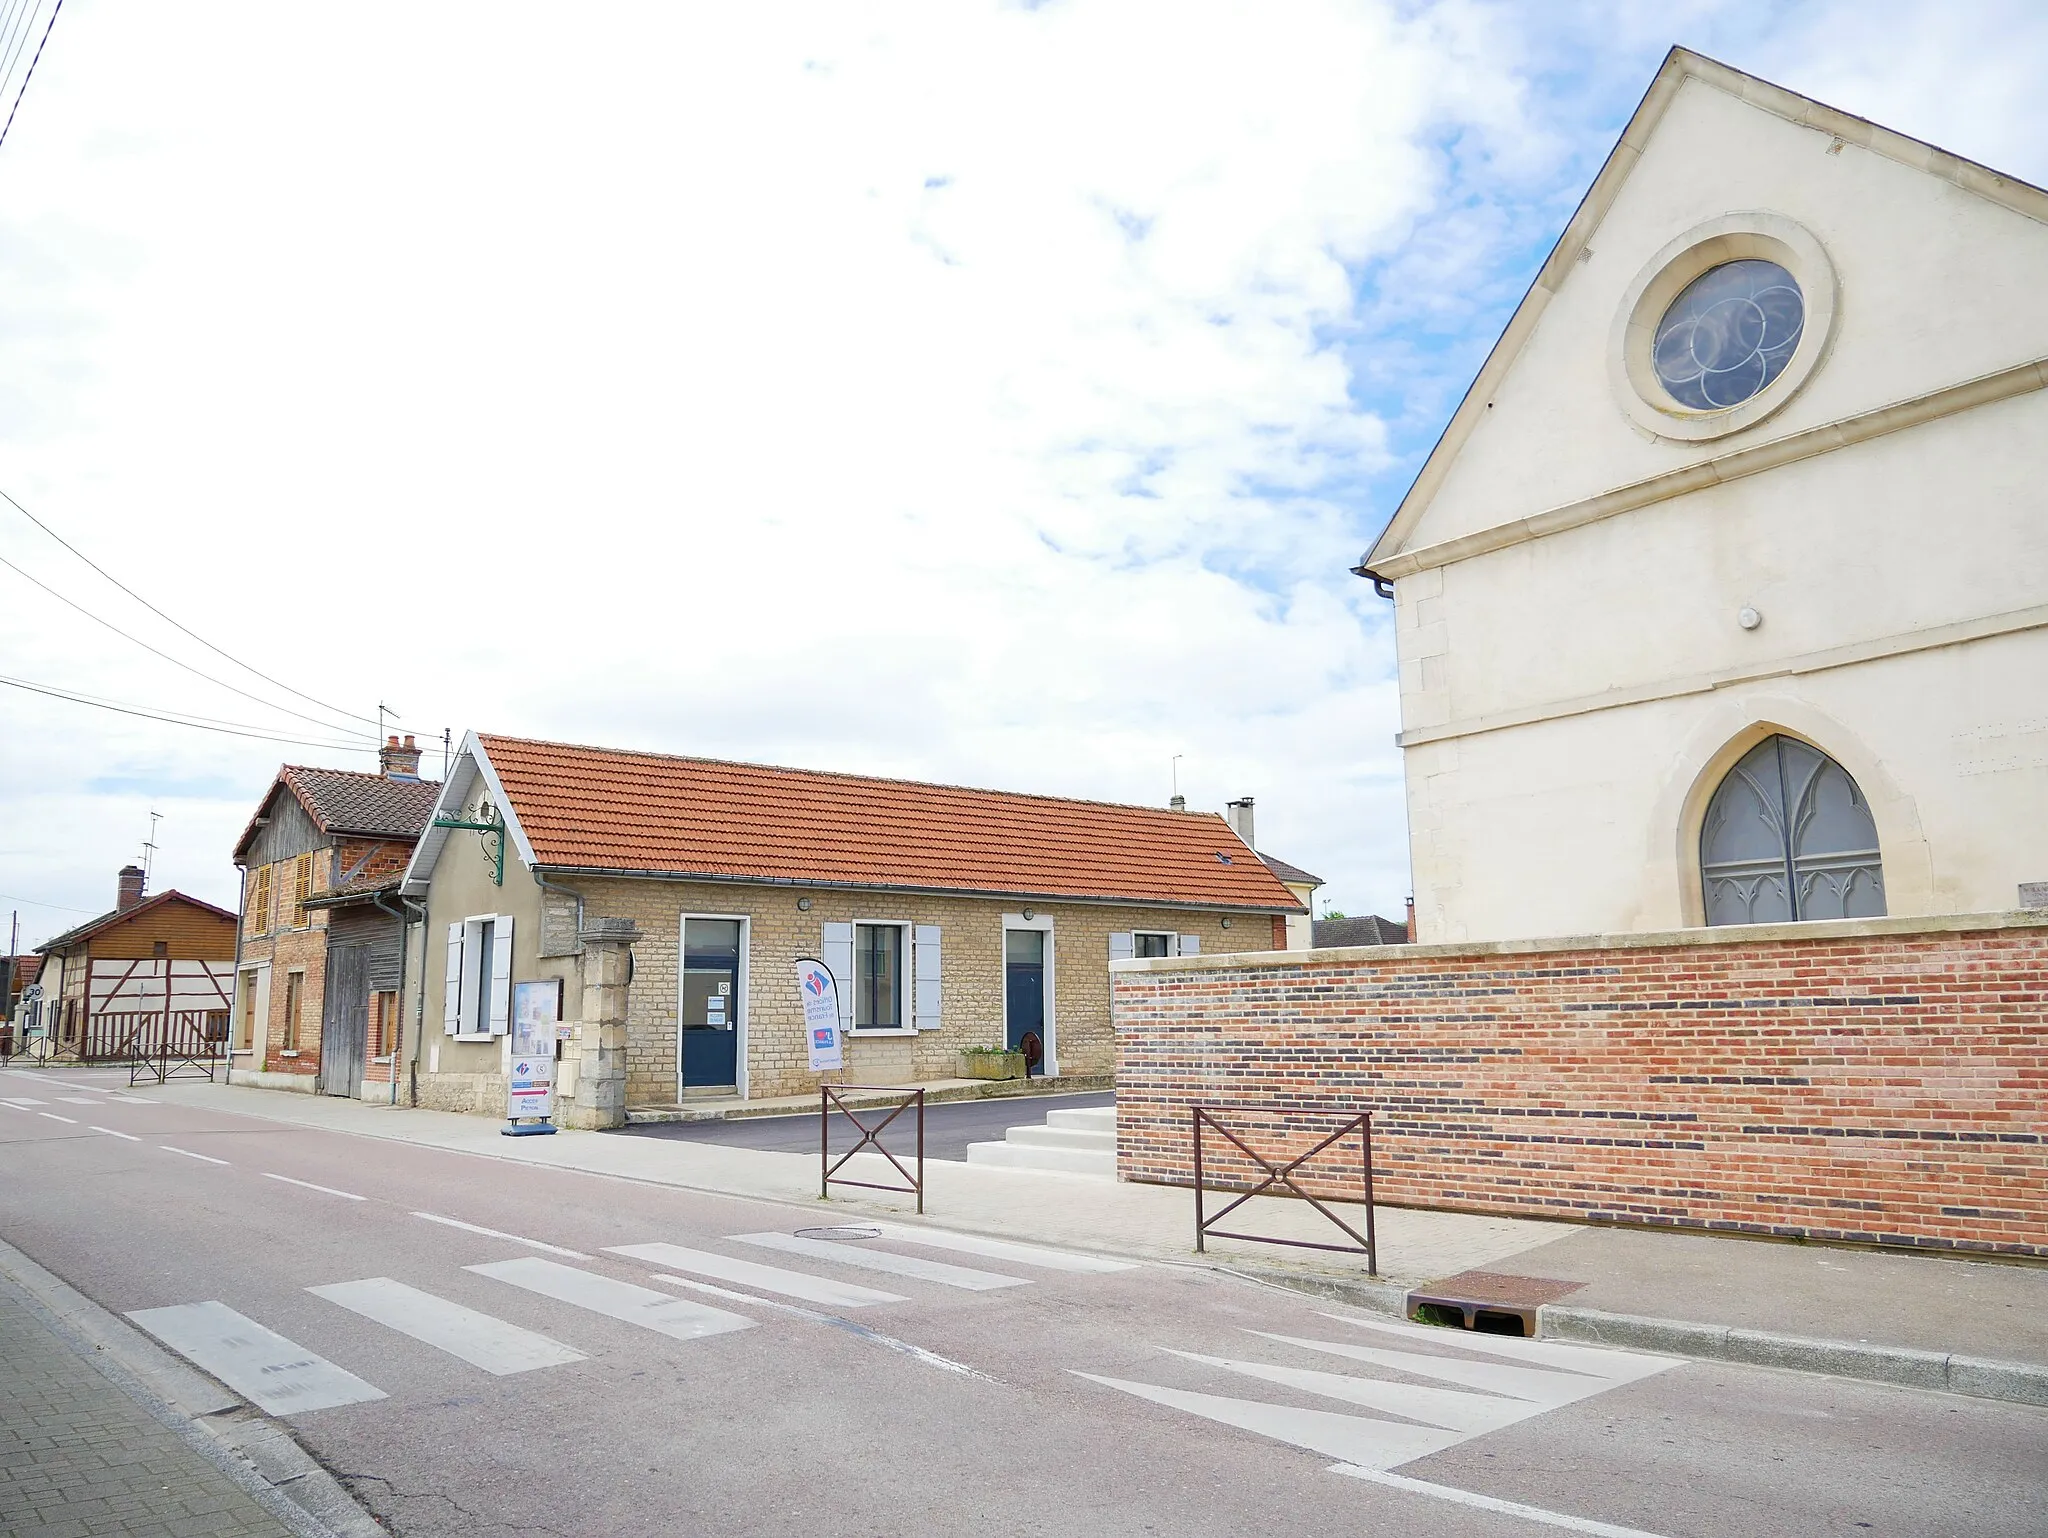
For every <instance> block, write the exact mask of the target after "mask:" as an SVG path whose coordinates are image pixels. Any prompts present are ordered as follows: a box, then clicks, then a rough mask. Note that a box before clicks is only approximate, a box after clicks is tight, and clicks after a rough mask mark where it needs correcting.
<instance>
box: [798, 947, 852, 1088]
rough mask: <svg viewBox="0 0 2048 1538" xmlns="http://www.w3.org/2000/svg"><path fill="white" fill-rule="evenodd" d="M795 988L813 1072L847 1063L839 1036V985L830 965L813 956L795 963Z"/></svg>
mask: <svg viewBox="0 0 2048 1538" xmlns="http://www.w3.org/2000/svg"><path fill="white" fill-rule="evenodd" d="M796 991H797V993H798V994H799V995H800V996H801V997H802V999H803V1001H804V1039H805V1040H806V1041H807V1042H809V1044H810V1059H811V1072H812V1073H830V1072H836V1071H837V1070H839V1069H842V1068H844V1067H845V1066H846V1051H845V1047H844V1044H843V1043H842V1042H841V1041H840V1037H839V988H838V985H837V984H836V983H834V982H833V980H832V969H831V968H830V967H828V966H826V965H825V963H824V962H822V961H820V960H818V959H817V958H816V957H814V956H802V957H799V958H798V959H797V964H796Z"/></svg>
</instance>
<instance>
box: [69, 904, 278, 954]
mask: <svg viewBox="0 0 2048 1538" xmlns="http://www.w3.org/2000/svg"><path fill="white" fill-rule="evenodd" d="M173 902H178V903H184V904H186V905H188V906H189V907H193V908H198V909H200V910H201V911H202V912H204V913H208V914H211V915H212V916H213V917H214V918H217V919H226V920H227V921H228V922H229V923H230V924H239V923H240V922H241V920H240V919H238V918H237V917H236V916H235V915H234V914H232V913H230V912H229V911H228V910H227V909H225V908H217V907H215V906H214V905H213V904H212V903H210V902H208V901H206V899H204V898H203V897H192V896H189V895H187V894H186V893H184V892H180V891H178V890H176V889H175V888H173V889H172V890H171V891H168V892H159V893H157V894H156V896H154V897H145V898H143V899H142V901H141V902H139V903H137V904H135V906H134V907H132V908H116V909H114V911H113V912H111V913H102V914H101V915H100V916H99V917H98V918H96V919H90V920H88V921H87V922H85V923H83V924H80V925H78V926H77V927H76V928H74V929H67V930H65V931H64V933H62V934H61V935H58V936H56V937H55V938H54V939H50V940H45V941H44V942H43V943H42V944H41V945H38V946H37V947H36V949H37V951H39V952H41V953H42V954H43V955H46V956H47V955H49V954H50V953H51V952H52V951H61V950H65V949H68V948H69V947H71V946H73V945H76V944H78V943H79V942H80V941H81V940H90V939H91V938H92V937H93V936H94V935H96V934H98V933H99V932H100V931H101V930H103V929H111V928H112V927H113V926H114V925H115V924H125V923H127V922H128V921H129V920H130V919H138V918H141V917H142V916H143V915H144V914H145V913H153V912H155V911H156V910H157V909H158V908H161V907H162V906H164V904H166V903H173Z"/></svg>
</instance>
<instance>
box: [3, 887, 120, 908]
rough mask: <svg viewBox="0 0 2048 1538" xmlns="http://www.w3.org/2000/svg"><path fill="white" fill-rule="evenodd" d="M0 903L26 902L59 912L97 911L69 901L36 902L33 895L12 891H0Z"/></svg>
mask: <svg viewBox="0 0 2048 1538" xmlns="http://www.w3.org/2000/svg"><path fill="white" fill-rule="evenodd" d="M0 903H27V904H28V905H29V906H30V907H31V908H55V909H56V910H57V911H58V912H59V913H98V912H99V911H100V910H99V909H97V908H74V907H72V906H71V905H70V904H69V903H46V902H38V901H37V900H36V899H35V898H33V897H17V896H15V895H14V893H12V892H0Z"/></svg>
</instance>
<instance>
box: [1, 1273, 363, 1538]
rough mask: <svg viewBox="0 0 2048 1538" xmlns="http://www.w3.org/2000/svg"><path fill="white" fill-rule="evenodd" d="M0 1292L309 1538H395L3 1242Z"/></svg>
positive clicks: (184, 1370)
mask: <svg viewBox="0 0 2048 1538" xmlns="http://www.w3.org/2000/svg"><path fill="white" fill-rule="evenodd" d="M0 1283H11V1284H12V1285H13V1287H14V1288H15V1289H16V1290H18V1291H19V1292H20V1293H21V1295H22V1296H23V1297H24V1298H26V1299H27V1300H28V1304H29V1307H30V1308H31V1309H32V1310H33V1311H35V1312H36V1313H39V1314H41V1315H43V1316H45V1317H44V1322H45V1323H46V1324H49V1325H50V1326H52V1327H53V1328H54V1329H55V1330H56V1331H57V1333H58V1334H59V1335H60V1336H62V1337H63V1338H64V1339H65V1340H66V1341H67V1342H69V1343H70V1345H71V1346H72V1348H73V1349H74V1350H76V1351H77V1352H78V1354H79V1357H80V1360H81V1362H82V1364H83V1365H84V1366H85V1368H86V1370H87V1371H89V1372H90V1371H97V1372H99V1373H100V1374H101V1375H102V1376H104V1377H106V1378H107V1379H109V1380H110V1381H111V1382H113V1383H114V1385H115V1386H116V1387H118V1388H120V1389H121V1390H122V1391H123V1392H125V1393H126V1394H127V1395H128V1396H129V1397H130V1398H131V1399H133V1400H135V1402H136V1403H138V1404H139V1405H141V1406H142V1408H143V1409H144V1410H145V1411H147V1412H148V1413H149V1414H150V1415H151V1416H153V1417H154V1418H155V1419H156V1420H157V1421H159V1422H161V1423H162V1424H163V1425H165V1426H168V1427H169V1428H170V1429H171V1430H173V1431H175V1432H176V1433H177V1434H178V1435H179V1437H181V1438H182V1439H183V1440H184V1442H185V1443H186V1445H187V1446H189V1447H191V1448H192V1449H193V1450H194V1451H195V1452H197V1453H199V1454H200V1455H201V1456H202V1457H204V1458H205V1459H206V1460H207V1461H208V1462H209V1463H211V1464H212V1465H213V1466H214V1467H215V1468H217V1469H219V1470H220V1471H221V1472H222V1473H223V1474H225V1475H227V1477H228V1478H229V1479H230V1480H232V1481H234V1483H235V1484H237V1485H238V1486H240V1487H241V1488H242V1489H243V1490H245V1491H247V1492H248V1494H249V1495H250V1496H252V1497H253V1498H254V1499H255V1500H256V1502H257V1504H258V1505H260V1506H262V1507H263V1508H264V1509H265V1510H266V1511H268V1512H269V1513H270V1514H271V1515H272V1516H274V1517H276V1518H277V1519H278V1520H279V1521H280V1522H282V1523H284V1525H285V1526H287V1527H289V1528H290V1529H291V1530H292V1531H293V1532H294V1533H297V1534H299V1535H300V1538H390V1534H389V1532H388V1531H387V1530H386V1529H385V1528H384V1527H383V1526H381V1525H380V1524H379V1523H378V1522H377V1520H376V1519H375V1518H374V1517H372V1516H371V1515H370V1513H369V1512H368V1511H366V1510H365V1509H364V1508H363V1507H362V1505H361V1504H360V1503H359V1502H358V1501H357V1500H356V1499H355V1497H354V1496H352V1495H350V1494H349V1493H348V1492H347V1491H346V1490H344V1489H343V1488H342V1487H341V1485H340V1484H339V1483H338V1482H337V1481H336V1480H335V1478H334V1476H333V1475H332V1474H330V1473H329V1472H328V1471H327V1469H326V1468H325V1467H324V1466H322V1465H321V1464H320V1463H319V1462H318V1461H317V1460H316V1459H315V1458H314V1457H313V1455H312V1454H311V1453H309V1452H307V1451H306V1450H305V1449H304V1448H303V1447H301V1446H300V1445H299V1444H298V1442H297V1441H296V1440H295V1439H294V1438H293V1436H292V1434H291V1432H290V1430H289V1429H288V1428H287V1427H286V1426H285V1425H284V1424H283V1423H282V1422H281V1421H277V1420H274V1419H272V1418H271V1417H270V1416H267V1415H265V1414H263V1413H262V1412H261V1411H260V1410H258V1409H256V1408H255V1407H254V1406H253V1405H250V1404H248V1403H246V1402H245V1401H243V1400H242V1399H241V1398H239V1397H238V1396H236V1395H234V1394H231V1393H229V1392H228V1391H227V1390H226V1389H224V1388H222V1387H221V1386H220V1385H219V1384H218V1383H215V1382H214V1381H213V1380H212V1379H211V1378H208V1377H206V1376H204V1375H203V1374H201V1373H200V1372H198V1371H197V1370H196V1369H194V1368H191V1367H188V1366H187V1365H186V1364H185V1363H184V1362H182V1361H180V1360H179V1359H178V1358H177V1357H175V1356H173V1355H171V1354H170V1353H169V1352H168V1351H166V1350H164V1349H163V1348H162V1347H161V1346H159V1345H157V1343H156V1342H155V1341H153V1340H151V1339H149V1337H147V1336H146V1335H144V1334H143V1333H142V1332H141V1331H140V1330H138V1329H136V1328H135V1327H134V1326H133V1325H131V1324H129V1323H128V1321H127V1320H125V1319H121V1318H119V1317H117V1316H116V1315H114V1314H111V1313H109V1312H107V1310H105V1309H103V1308H101V1307H100V1306H99V1305H98V1304H97V1303H95V1302H93V1301H92V1300H91V1299H90V1298H88V1297H86V1296H85V1295H84V1294H83V1293H81V1292H79V1291H78V1290H77V1289H76V1288H74V1287H72V1286H71V1285H70V1284H69V1283H67V1282H65V1281H64V1280H63V1279H62V1278H60V1277H58V1276H56V1275H54V1274H53V1273H51V1272H50V1271H47V1270H45V1269H44V1268H43V1267H42V1266H40V1265H37V1264H36V1262H34V1261H33V1260H31V1259H29V1258H28V1256H26V1255H24V1254H22V1252H21V1251H20V1250H18V1249H16V1248H15V1247H14V1246H13V1245H11V1244H9V1243H7V1241H6V1240H4V1239H0Z"/></svg>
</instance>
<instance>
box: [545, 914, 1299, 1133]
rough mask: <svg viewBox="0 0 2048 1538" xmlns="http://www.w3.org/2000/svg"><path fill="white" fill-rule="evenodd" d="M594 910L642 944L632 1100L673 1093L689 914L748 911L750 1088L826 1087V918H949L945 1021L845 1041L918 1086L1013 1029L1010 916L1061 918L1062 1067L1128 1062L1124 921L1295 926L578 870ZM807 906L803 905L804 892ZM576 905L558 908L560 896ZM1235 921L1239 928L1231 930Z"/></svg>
mask: <svg viewBox="0 0 2048 1538" xmlns="http://www.w3.org/2000/svg"><path fill="white" fill-rule="evenodd" d="M575 886H576V890H577V891H578V892H580V893H581V894H582V897H583V909H584V913H585V914H586V915H588V916H597V915H603V916H605V917H614V918H623V919H631V920H632V921H633V922H634V923H635V925H637V927H638V929H639V931H640V935H641V938H640V939H639V940H638V941H637V943H635V945H634V946H633V982H632V986H631V989H630V997H629V1008H628V1021H627V1047H626V1054H627V1063H626V1074H627V1078H626V1098H627V1101H628V1103H629V1104H633V1105H666V1104H673V1103H674V1101H675V1098H676V1036H677V1024H676V1022H677V1017H678V1007H679V997H680V992H679V985H680V971H679V969H680V965H681V950H682V919H683V916H684V915H686V914H689V915H698V916H718V917H729V918H730V917H744V918H746V919H747V920H748V961H749V966H748V979H747V990H748V997H747V1000H746V1006H745V1007H746V1052H747V1075H748V1094H749V1096H750V1098H754V1099H760V1098H764V1097H768V1096H774V1095H792V1094H801V1093H806V1092H810V1091H814V1090H816V1088H817V1087H818V1085H819V1083H820V1082H821V1076H820V1075H817V1074H813V1073H812V1072H811V1071H810V1069H809V1066H808V1054H807V1052H806V1049H805V1039H804V1032H803V1006H802V1002H801V1000H800V999H799V998H798V996H797V987H796V966H795V963H796V961H797V958H799V957H801V956H818V955H820V954H821V951H822V947H823V926H824V925H825V924H827V923H865V922H877V921H879V922H900V923H905V924H929V925H937V926H938V927H939V930H940V935H941V939H940V953H941V972H942V981H941V989H940V1028H939V1029H938V1030H936V1031H922V1032H918V1033H916V1034H905V1035H895V1034H891V1035H887V1036H862V1035H860V1034H858V1033H855V1034H853V1035H851V1036H849V1037H848V1039H847V1044H846V1048H847V1049H846V1071H845V1072H844V1073H843V1074H836V1075H832V1076H831V1077H832V1078H833V1079H835V1080H837V1079H844V1080H846V1081H848V1082H857V1083H878V1084H893V1083H908V1082H913V1081H916V1080H923V1079H941V1078H950V1077H953V1076H954V1075H955V1073H956V1071H957V1058H958V1054H959V1051H960V1049H961V1048H962V1047H970V1046H997V1045H1000V1044H1001V1043H1002V1040H1003V993H1004V973H1003V919H1004V915H1005V914H1015V913H1018V912H1020V911H1021V910H1022V909H1023V908H1024V907H1027V906H1028V907H1030V908H1031V910H1032V912H1033V913H1034V915H1035V916H1036V917H1037V919H1038V920H1040V921H1044V920H1048V919H1049V920H1050V921H1051V923H1052V957H1053V962H1052V982H1051V997H1050V1001H1049V1004H1048V1015H1049V1017H1050V1018H1051V1020H1052V1023H1053V1032H1052V1049H1053V1054H1054V1055H1055V1057H1056V1059H1057V1064H1058V1068H1059V1071H1060V1074H1061V1075H1062V1076H1068V1075H1106V1074H1108V1073H1110V1072H1112V1071H1113V1069H1114V1066H1115V1041H1114V1037H1113V1035H1112V1032H1111V1030H1110V1020H1109V937H1110V935H1111V934H1112V933H1114V932H1116V931H1120V930H1157V931H1166V932H1170V933H1174V934H1191V935H1197V936H1199V937H1200V941H1201V945H1202V947H1203V949H1204V950H1205V951H1207V950H1222V949H1225V948H1247V947H1248V948H1255V949H1258V950H1265V949H1268V948H1270V947H1272V946H1273V945H1274V943H1275V936H1276V934H1278V935H1279V936H1280V937H1281V938H1282V940H1284V934H1285V931H1284V927H1282V924H1281V923H1276V921H1275V920H1274V919H1273V917H1272V916H1270V915H1267V914H1251V915H1244V914H1238V915H1233V916H1231V917H1229V918H1228V919H1226V918H1225V917H1223V916H1222V915H1218V914H1214V913H1201V912H1189V911H1187V910H1184V909H1170V908H1147V907H1126V906H1109V905H1096V904H1085V903H1029V904H1027V903H1024V902H1021V901H1019V900H1016V899H1010V900H1003V899H994V898H979V897H948V896H936V895H931V896H926V895H917V894H910V893H905V894H891V893H880V892H851V891H834V890H828V889H814V890H807V891H801V892H799V891H797V890H792V889H791V888H789V887H787V886H745V885H739V884H723V883H708V882H679V881H632V880H601V879H587V880H578V881H577V882H576V883H575ZM800 898H802V899H805V900H808V901H809V902H810V904H811V906H810V907H809V908H808V909H803V908H799V907H798V906H797V903H798V901H799V899H800ZM558 904H559V907H560V908H561V909H562V910H564V911H559V912H558V911H556V909H557V905H558ZM573 906H574V904H573V901H570V900H567V899H557V898H555V896H554V895H553V894H550V896H549V902H548V904H547V905H545V906H544V909H543V916H542V921H541V932H542V935H543V937H544V943H546V937H552V936H555V935H558V934H560V933H561V932H563V931H564V929H565V927H566V926H567V925H568V924H570V923H572V922H573V918H572V917H571V916H570V914H569V912H568V911H567V910H572V909H573ZM1226 925H1228V927H1226Z"/></svg>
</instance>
